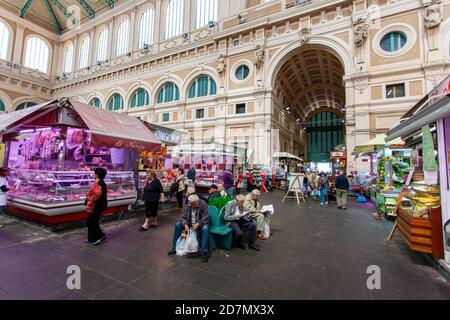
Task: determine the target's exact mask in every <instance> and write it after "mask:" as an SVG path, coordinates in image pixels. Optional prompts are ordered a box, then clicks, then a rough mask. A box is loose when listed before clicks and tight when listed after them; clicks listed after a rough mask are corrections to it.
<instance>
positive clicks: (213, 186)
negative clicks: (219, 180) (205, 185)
mask: <svg viewBox="0 0 450 320" xmlns="http://www.w3.org/2000/svg"><path fill="white" fill-rule="evenodd" d="M209 188H210V189H216V190H219V187H218V186H217V185H216V184H212V185H211V186H210V187H209Z"/></svg>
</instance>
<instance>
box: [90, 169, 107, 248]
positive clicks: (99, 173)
mask: <svg viewBox="0 0 450 320" xmlns="http://www.w3.org/2000/svg"><path fill="white" fill-rule="evenodd" d="M105 177H106V170H105V169H103V168H96V169H95V170H94V178H95V183H94V184H93V185H92V186H91V187H90V188H89V191H88V193H87V194H86V212H87V213H88V217H87V220H86V225H87V227H88V242H89V243H93V244H94V245H95V246H98V245H99V244H101V243H102V242H103V241H105V240H106V235H105V234H104V233H103V231H102V229H101V228H100V217H101V215H102V213H103V211H105V210H106V208H107V207H108V200H107V194H108V190H107V188H106V183H105V181H104V179H105Z"/></svg>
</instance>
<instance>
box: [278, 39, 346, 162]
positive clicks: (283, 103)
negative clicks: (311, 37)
mask: <svg viewBox="0 0 450 320" xmlns="http://www.w3.org/2000/svg"><path fill="white" fill-rule="evenodd" d="M281 61H282V65H281V67H280V68H279V70H278V72H277V73H276V76H275V78H274V82H273V89H274V94H275V95H276V97H275V98H274V102H275V104H277V103H278V104H280V105H278V108H277V109H278V110H288V112H289V114H290V115H292V116H293V118H294V119H297V122H298V124H299V125H300V126H301V129H302V130H301V131H300V132H301V133H300V134H299V135H300V136H298V137H297V136H296V137H294V140H302V145H303V147H304V152H303V154H304V155H305V157H306V160H309V161H312V162H330V151H333V150H334V148H335V147H336V146H337V145H340V144H343V143H345V141H344V140H345V138H344V136H345V129H344V128H345V126H344V125H345V103H346V101H345V97H346V95H345V93H346V92H345V86H344V81H343V77H344V74H345V69H344V65H343V62H342V61H341V59H340V58H339V57H338V56H337V54H336V53H335V52H334V51H333V50H332V49H330V48H328V47H325V46H323V45H316V44H307V45H303V46H301V47H299V48H297V49H294V50H293V51H292V52H290V53H289V54H288V56H287V58H284V59H282V60H281ZM283 112H286V111H283Z"/></svg>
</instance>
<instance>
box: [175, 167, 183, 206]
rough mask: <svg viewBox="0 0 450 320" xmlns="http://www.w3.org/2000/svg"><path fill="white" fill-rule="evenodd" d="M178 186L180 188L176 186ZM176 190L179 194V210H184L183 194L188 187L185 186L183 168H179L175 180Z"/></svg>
mask: <svg viewBox="0 0 450 320" xmlns="http://www.w3.org/2000/svg"><path fill="white" fill-rule="evenodd" d="M177 185H178V188H176V186H177ZM175 189H176V193H177V204H178V206H177V209H178V210H181V209H183V192H184V190H186V186H185V184H184V170H183V169H182V168H178V174H177V179H176V180H175Z"/></svg>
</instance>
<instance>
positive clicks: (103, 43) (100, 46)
mask: <svg viewBox="0 0 450 320" xmlns="http://www.w3.org/2000/svg"><path fill="white" fill-rule="evenodd" d="M107 43H108V29H105V30H103V31H101V32H100V33H99V34H98V38H97V53H96V61H105V60H106V59H107V57H108V55H107V52H106V50H107Z"/></svg>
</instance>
